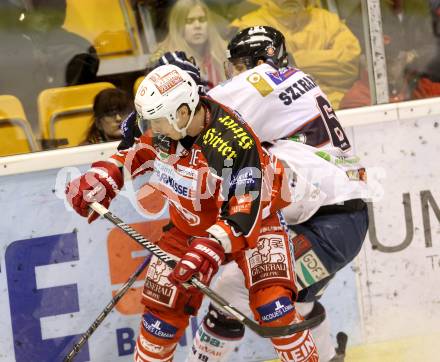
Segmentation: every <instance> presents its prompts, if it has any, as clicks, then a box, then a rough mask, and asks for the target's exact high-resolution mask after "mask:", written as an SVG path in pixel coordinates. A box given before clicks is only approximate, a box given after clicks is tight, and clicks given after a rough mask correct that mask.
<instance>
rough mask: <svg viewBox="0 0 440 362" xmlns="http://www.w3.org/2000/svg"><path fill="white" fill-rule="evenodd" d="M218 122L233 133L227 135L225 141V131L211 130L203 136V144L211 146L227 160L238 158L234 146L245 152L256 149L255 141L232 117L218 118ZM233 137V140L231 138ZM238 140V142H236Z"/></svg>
mask: <svg viewBox="0 0 440 362" xmlns="http://www.w3.org/2000/svg"><path fill="white" fill-rule="evenodd" d="M218 122H219V123H221V124H222V125H223V126H224V127H225V128H226V130H229V131H231V132H232V135H231V134H228V135H227V138H229V139H225V135H224V133H225V132H224V130H220V129H217V128H209V129H208V130H207V131H206V132H205V133H204V135H203V144H204V145H209V146H211V147H212V148H213V149H215V150H216V151H217V152H218V153H220V154H221V155H222V156H224V157H226V159H233V158H236V157H237V152H236V150H235V149H234V146H235V147H236V145H238V147H240V148H241V149H243V150H249V149H252V147H254V144H255V141H254V140H253V139H252V136H251V135H250V134H249V132H248V131H247V130H245V129H244V128H243V127H241V126H240V125H239V124H238V123H237V121H236V120H235V119H233V118H231V117H230V116H224V117H221V118H218ZM231 136H232V138H231ZM234 140H236V142H234Z"/></svg>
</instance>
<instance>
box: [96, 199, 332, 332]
mask: <svg viewBox="0 0 440 362" xmlns="http://www.w3.org/2000/svg"><path fill="white" fill-rule="evenodd" d="M90 207H91V208H92V209H93V210H94V211H96V212H97V213H98V214H100V215H101V216H103V217H104V218H106V219H107V220H109V221H110V222H111V223H113V224H114V225H116V226H117V227H118V228H120V229H121V230H123V231H124V232H125V233H126V234H127V235H129V236H130V237H131V238H132V239H133V240H135V241H136V242H137V243H138V244H140V245H142V246H143V247H144V248H145V249H147V250H149V251H150V252H152V253H153V254H154V255H156V256H157V257H158V258H159V259H160V260H162V261H163V262H164V263H165V264H167V265H168V266H169V267H170V268H171V269H173V268H174V267H175V266H176V264H177V262H176V260H175V258H174V257H172V256H170V255H169V254H168V253H166V252H164V251H163V250H162V249H161V248H159V247H158V246H157V245H156V244H153V243H152V242H150V241H148V240H147V239H145V238H144V237H143V236H142V235H140V234H139V233H138V232H137V231H136V230H134V229H133V228H132V227H130V226H129V225H127V224H126V223H124V222H123V221H122V220H121V219H120V218H118V217H117V216H115V215H113V214H112V213H111V212H110V211H109V210H107V209H106V208H105V207H104V206H102V205H101V204H99V203H97V202H93V203H92V204H90ZM190 283H191V284H192V285H193V286H195V287H196V288H197V289H199V291H200V292H202V293H203V294H204V295H206V296H207V297H208V298H209V299H211V300H212V301H213V302H215V303H216V304H217V306H218V307H220V308H221V309H222V310H223V311H225V312H226V313H228V314H230V315H231V316H233V317H234V318H236V319H237V320H239V321H240V322H241V323H243V324H244V325H245V326H247V327H249V328H250V329H251V330H252V331H254V332H255V333H256V334H258V335H259V336H261V337H264V338H274V337H283V336H288V335H291V334H294V333H298V332H302V331H305V330H306V329H310V328H313V327H316V326H317V325H319V324H320V323H321V322H322V321H323V320H324V319H325V312H324V311H323V313H322V314H320V315H317V316H315V317H313V318H311V319H306V320H304V321H302V322H299V323H295V324H291V325H288V326H279V327H266V326H260V325H259V324H258V323H256V322H255V321H253V320H252V319H249V318H248V317H246V315H244V314H243V313H242V312H240V311H239V310H238V309H236V308H235V307H233V306H232V305H230V304H229V302H227V301H226V300H225V299H224V298H223V297H221V296H220V295H218V294H217V293H216V292H214V291H213V290H212V289H210V288H209V287H207V286H206V285H205V284H203V283H201V282H200V281H199V280H198V279H197V278H195V277H192V278H191V279H190Z"/></svg>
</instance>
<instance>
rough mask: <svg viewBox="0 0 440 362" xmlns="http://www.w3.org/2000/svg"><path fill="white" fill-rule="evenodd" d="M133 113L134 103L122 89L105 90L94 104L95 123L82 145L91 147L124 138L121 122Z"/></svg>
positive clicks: (97, 96) (96, 98) (98, 95)
mask: <svg viewBox="0 0 440 362" xmlns="http://www.w3.org/2000/svg"><path fill="white" fill-rule="evenodd" d="M132 111H133V101H132V99H131V98H130V97H129V95H128V94H127V93H126V92H124V91H123V90H120V89H114V88H110V89H104V90H103V91H101V92H99V93H98V94H97V95H96V97H95V100H94V102H93V123H92V124H91V126H90V128H89V129H88V131H87V135H86V137H85V139H84V141H83V142H82V143H81V145H82V146H83V145H91V144H95V143H103V142H110V141H118V140H121V138H122V133H121V122H122V121H123V120H124V119H125V118H126V117H127V116H128V115H129V114H130V113H131V112H132Z"/></svg>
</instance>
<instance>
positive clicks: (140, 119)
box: [136, 114, 151, 134]
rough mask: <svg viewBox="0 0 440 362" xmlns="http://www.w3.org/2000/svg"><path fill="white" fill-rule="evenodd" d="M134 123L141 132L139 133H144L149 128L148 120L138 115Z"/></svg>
mask: <svg viewBox="0 0 440 362" xmlns="http://www.w3.org/2000/svg"><path fill="white" fill-rule="evenodd" d="M136 121H137V124H138V127H139V129H140V130H141V133H142V134H143V133H145V132H147V131H148V129H150V128H151V126H150V121H149V120H148V119H145V118H144V117H142V116H141V115H140V114H137V115H136Z"/></svg>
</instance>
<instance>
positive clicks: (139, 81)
mask: <svg viewBox="0 0 440 362" xmlns="http://www.w3.org/2000/svg"><path fill="white" fill-rule="evenodd" d="M144 78H145V75H143V76H142V77H139V78H138V79H136V81H135V82H134V85H133V94H134V95H136V92H137V90H138V88H139V86H140V85H141V83H142V81H143V80H144Z"/></svg>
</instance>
